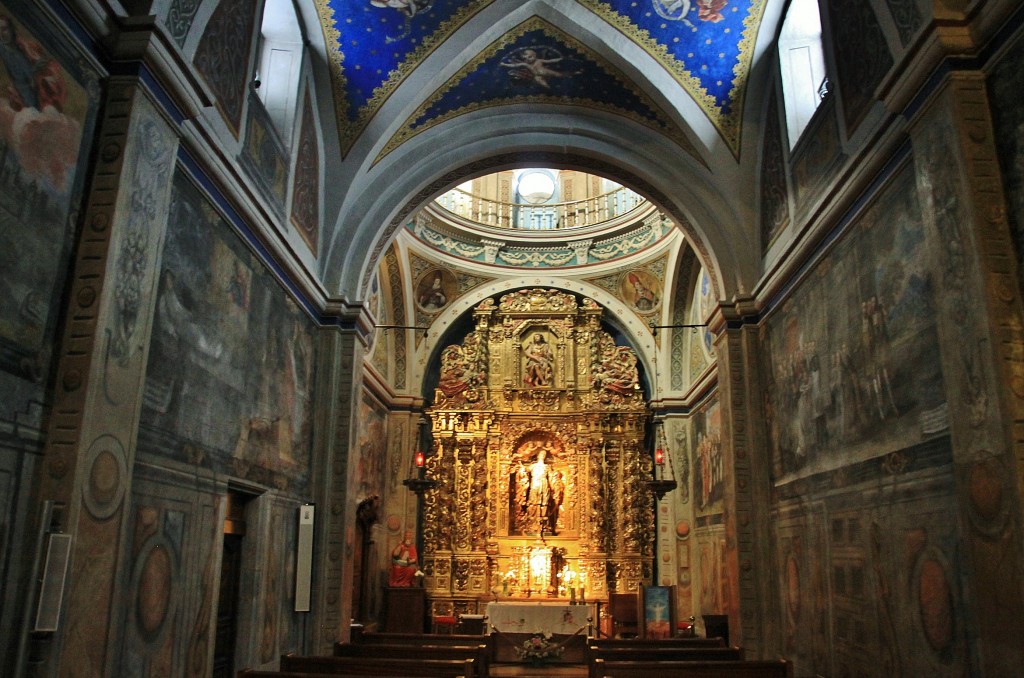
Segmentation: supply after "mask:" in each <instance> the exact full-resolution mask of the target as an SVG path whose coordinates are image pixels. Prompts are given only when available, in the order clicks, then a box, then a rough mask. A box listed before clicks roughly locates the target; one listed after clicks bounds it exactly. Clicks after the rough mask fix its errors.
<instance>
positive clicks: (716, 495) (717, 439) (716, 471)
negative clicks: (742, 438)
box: [690, 392, 724, 525]
mask: <svg viewBox="0 0 1024 678" xmlns="http://www.w3.org/2000/svg"><path fill="white" fill-rule="evenodd" d="M690 430H691V431H692V436H693V438H692V440H691V442H690V449H692V450H693V464H692V465H691V468H692V469H693V497H694V512H695V515H696V516H697V517H698V525H706V524H708V520H707V516H711V515H716V514H721V512H722V499H723V497H724V494H723V491H724V485H723V481H724V476H723V466H722V414H721V408H720V407H719V398H718V393H717V392H716V393H715V394H714V395H713V396H712V397H711V399H710V400H708V402H706V403H705V404H703V405H701V406H700V408H699V409H698V410H697V411H696V413H695V414H694V416H693V423H692V424H691V427H690ZM701 518H704V519H703V520H701Z"/></svg>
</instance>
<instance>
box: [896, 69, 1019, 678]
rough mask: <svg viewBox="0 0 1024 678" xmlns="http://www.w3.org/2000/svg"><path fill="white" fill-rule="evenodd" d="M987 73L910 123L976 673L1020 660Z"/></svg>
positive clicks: (1013, 418) (969, 78)
mask: <svg viewBox="0 0 1024 678" xmlns="http://www.w3.org/2000/svg"><path fill="white" fill-rule="evenodd" d="M989 110H990V109H989V102H988V97H987V94H986V89H985V81H984V77H983V74H981V73H972V72H963V73H956V74H954V75H952V76H950V78H949V79H948V80H947V82H945V83H944V84H943V85H942V86H941V87H940V89H939V90H938V91H937V93H936V94H935V95H934V96H933V97H932V99H931V100H930V101H929V102H928V105H927V106H926V108H925V109H924V110H923V111H922V112H921V113H920V114H919V115H918V117H917V118H916V119H915V120H913V121H912V126H911V130H910V133H911V138H912V142H913V148H914V160H913V162H914V166H915V171H916V176H917V186H918V191H919V196H920V199H921V205H922V213H923V216H924V221H925V224H924V226H925V232H926V234H927V237H928V242H929V243H930V245H931V248H930V256H931V257H932V262H931V263H932V269H933V271H934V276H935V283H934V284H935V288H936V293H935V299H936V307H937V312H938V314H939V318H938V323H937V326H938V330H939V343H940V348H941V361H942V370H943V377H944V381H945V384H946V398H947V401H948V404H949V423H950V433H951V436H952V441H953V455H954V459H953V460H954V465H955V469H956V479H955V482H956V484H957V494H958V496H959V510H960V515H961V520H962V525H963V528H962V529H963V531H964V533H963V540H964V544H963V560H964V562H963V564H962V566H960V567H958V569H959V570H960V572H959V573H958V574H959V577H960V579H961V581H962V585H963V587H964V596H965V598H966V600H965V601H964V605H963V609H965V610H969V611H970V612H969V613H967V614H968V618H965V619H963V620H962V623H964V624H966V625H967V629H968V631H967V635H968V637H970V638H972V640H973V641H974V642H973V643H972V645H973V648H972V657H971V662H972V665H973V668H974V669H975V670H976V671H977V672H978V674H979V675H993V676H994V675H1003V674H1005V672H1006V670H1007V668H1008V667H1019V666H1021V665H1022V664H1024V649H1022V646H1021V643H1020V638H1022V637H1024V617H1022V616H1021V614H1020V612H1021V610H1022V609H1024V557H1022V556H1024V554H1022V539H1021V508H1020V506H1021V504H1020V495H1021V492H1022V490H1024V475H1022V474H1024V329H1022V312H1021V301H1020V289H1019V287H1018V284H1017V282H1016V281H1017V280H1018V278H1017V270H1016V268H1017V266H1016V263H1015V259H1014V253H1013V243H1012V242H1011V237H1010V230H1009V226H1008V224H1007V219H1006V202H1005V197H1004V195H1003V182H1002V179H1001V177H1000V172H999V164H998V162H997V158H996V148H995V140H994V138H993V130H992V121H991V116H990V112H989Z"/></svg>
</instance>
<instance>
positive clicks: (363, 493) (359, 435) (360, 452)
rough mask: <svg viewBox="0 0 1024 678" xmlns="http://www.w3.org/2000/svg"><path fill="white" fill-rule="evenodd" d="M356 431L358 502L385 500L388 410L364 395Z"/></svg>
mask: <svg viewBox="0 0 1024 678" xmlns="http://www.w3.org/2000/svg"><path fill="white" fill-rule="evenodd" d="M358 426H359V428H358V430H357V431H356V447H355V449H356V460H357V461H356V464H357V466H356V500H357V501H363V500H365V499H369V498H370V497H372V496H374V495H376V496H378V497H381V496H383V490H384V471H385V467H386V466H385V465H386V463H387V409H386V408H385V407H384V406H383V405H382V404H381V403H380V402H378V401H377V399H376V398H374V397H373V396H372V395H370V394H369V393H367V392H366V391H364V392H363V397H362V399H361V400H360V402H359V424H358Z"/></svg>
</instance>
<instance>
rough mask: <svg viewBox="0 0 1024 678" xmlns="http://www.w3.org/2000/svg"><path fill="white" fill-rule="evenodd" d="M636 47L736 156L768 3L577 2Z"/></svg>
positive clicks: (717, 0) (748, 0)
mask: <svg viewBox="0 0 1024 678" xmlns="http://www.w3.org/2000/svg"><path fill="white" fill-rule="evenodd" d="M577 2H579V3H580V4H581V5H583V6H584V7H587V8H588V9H590V10H591V11H593V12H594V13H595V14H597V15H598V16H600V17H601V18H603V19H604V20H605V21H607V22H608V23H609V24H611V25H612V26H614V27H615V28H617V29H618V30H619V31H621V32H622V33H623V34H624V35H626V37H628V38H630V39H631V40H633V41H634V42H635V43H637V44H638V45H640V46H641V47H642V48H643V49H644V50H645V51H646V52H647V53H648V54H650V55H651V57H653V58H654V59H655V60H656V61H657V62H658V63H660V64H661V65H662V66H663V67H664V68H665V70H667V71H668V72H669V73H670V74H671V75H672V77H673V78H675V80H676V82H678V83H679V84H680V85H681V86H682V87H683V89H685V90H686V91H687V92H688V93H689V94H690V96H692V97H693V99H694V101H696V102H697V105H698V106H700V107H701V109H702V110H703V111H704V113H705V114H707V116H708V118H709V119H710V120H711V122H712V123H713V124H714V125H715V128H716V129H717V130H718V133H719V134H720V135H721V136H722V139H723V140H724V141H725V142H726V144H727V145H728V147H729V149H730V150H731V151H732V153H733V155H734V156H736V157H738V156H739V146H740V121H741V116H742V115H743V96H744V93H745V92H746V85H747V79H748V77H749V76H750V67H751V63H752V61H753V52H754V43H755V42H756V40H757V31H758V28H760V25H761V19H762V17H763V15H764V8H765V5H767V0H610V1H607V2H606V1H603V0H577Z"/></svg>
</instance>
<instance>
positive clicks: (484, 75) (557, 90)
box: [378, 17, 700, 161]
mask: <svg viewBox="0 0 1024 678" xmlns="http://www.w3.org/2000/svg"><path fill="white" fill-rule="evenodd" d="M502 104H561V105H579V106H586V107H588V108H592V109H596V110H602V111H606V112H610V113H615V114H618V115H622V116H624V117H627V118H630V119H632V120H634V121H635V122H638V123H640V124H642V125H645V126H647V127H650V128H652V129H655V130H657V131H658V132H661V133H662V134H664V135H665V136H667V137H669V138H670V139H672V140H673V141H675V142H676V143H677V144H678V145H679V146H680V147H681V148H683V149H684V150H686V151H687V152H688V153H690V154H691V155H693V156H694V157H695V158H696V159H697V160H698V161H700V157H699V155H698V154H697V153H696V152H695V151H694V150H693V148H692V146H691V145H690V143H689V141H688V140H687V138H686V136H685V134H683V132H682V130H681V129H679V127H678V125H676V124H675V123H673V122H672V121H671V120H670V119H669V117H668V116H667V115H666V114H665V112H664V111H663V110H662V109H661V108H660V107H659V106H658V105H657V104H656V103H655V102H654V101H652V100H651V98H650V97H649V96H647V94H645V93H644V92H643V91H642V90H639V89H637V88H636V87H635V86H634V85H633V83H631V82H630V81H629V79H628V78H626V76H625V75H623V74H622V73H621V71H619V70H618V69H616V68H615V67H614V66H612V65H611V64H609V63H608V62H607V61H605V60H604V59H602V58H601V57H599V56H598V55H597V54H595V53H594V52H592V51H591V50H590V49H588V48H587V47H586V46H585V45H584V44H582V43H581V42H579V41H578V40H575V39H573V38H572V37H570V36H569V35H567V34H565V33H563V32H562V31H560V30H558V29H557V28H555V27H554V26H552V25H551V24H549V23H548V22H546V21H544V20H543V19H540V18H538V17H532V18H531V19H529V20H527V21H525V22H523V23H522V24H520V25H519V26H517V27H515V28H514V29H513V30H511V31H509V32H508V33H507V34H505V35H504V36H502V38H501V39H499V40H497V41H495V42H494V43H492V44H491V45H490V46H488V47H487V48H486V49H485V50H483V51H482V52H481V53H480V54H479V55H478V56H477V57H476V58H475V59H473V60H472V61H470V62H469V63H468V64H467V65H466V66H464V67H463V68H462V69H461V70H460V71H459V72H458V73H456V74H455V75H454V76H452V77H451V78H450V79H449V80H448V82H447V83H445V85H444V86H442V87H441V88H440V89H438V90H437V91H436V92H435V93H434V94H433V95H431V96H430V97H428V98H427V99H426V101H424V102H423V104H422V105H421V106H420V107H419V108H418V109H417V110H416V112H415V113H413V114H412V116H411V117H410V118H409V119H408V120H407V121H406V122H405V123H404V124H403V125H402V128H401V129H400V130H399V131H398V132H397V133H396V134H395V135H394V136H393V137H392V139H391V140H390V141H389V142H388V144H387V145H386V146H385V147H384V150H383V151H382V152H381V157H382V156H383V155H386V154H387V153H389V152H390V151H392V150H394V149H395V148H397V147H398V146H399V145H400V144H401V143H403V142H405V141H406V140H408V139H409V138H411V137H413V136H415V135H417V134H419V133H421V132H423V131H425V130H427V129H429V128H430V127H432V126H434V125H436V124H439V123H442V122H444V121H446V120H450V119H451V118H453V117H456V116H459V115H463V114H466V113H470V112H472V111H474V110H479V109H481V108H488V107H492V106H498V105H502ZM378 159H379V158H378Z"/></svg>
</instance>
